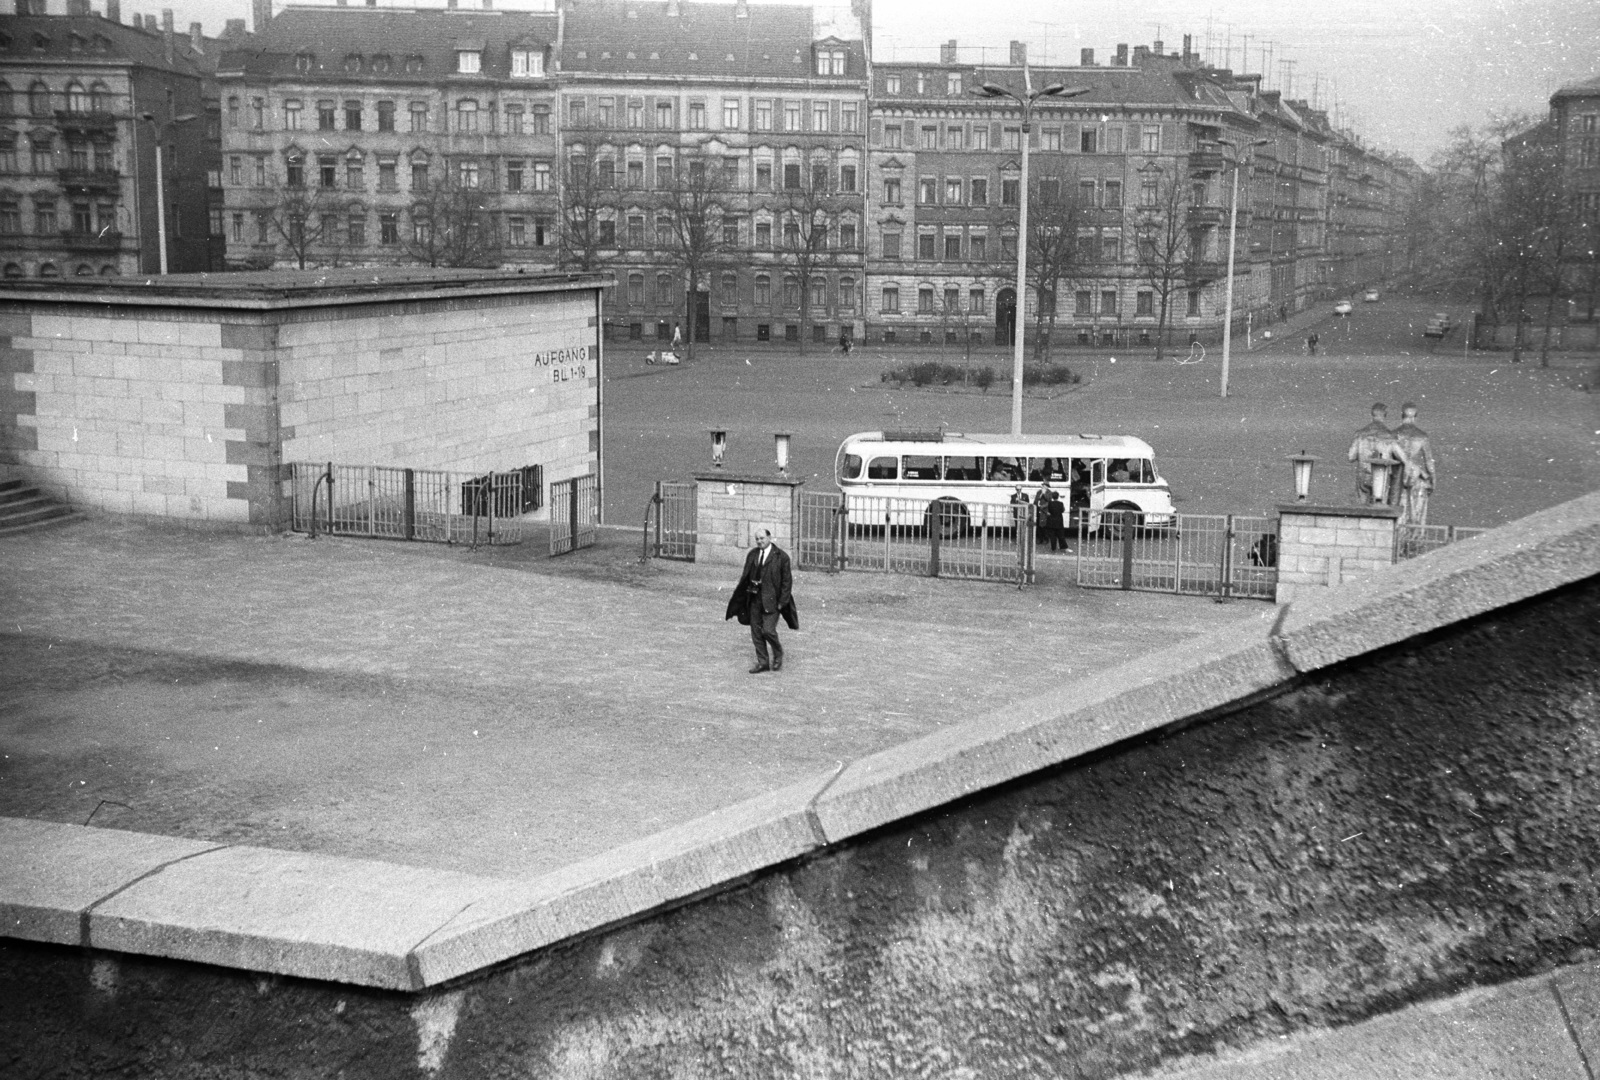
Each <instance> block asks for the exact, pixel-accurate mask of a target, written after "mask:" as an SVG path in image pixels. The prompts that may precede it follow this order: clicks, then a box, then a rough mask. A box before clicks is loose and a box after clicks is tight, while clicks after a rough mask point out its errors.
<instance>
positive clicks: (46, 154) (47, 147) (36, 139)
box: [28, 131, 56, 176]
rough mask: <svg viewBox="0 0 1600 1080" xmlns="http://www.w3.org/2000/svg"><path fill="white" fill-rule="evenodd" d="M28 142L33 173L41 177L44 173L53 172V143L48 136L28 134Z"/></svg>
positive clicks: (54, 154) (54, 151)
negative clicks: (30, 149) (30, 147)
mask: <svg viewBox="0 0 1600 1080" xmlns="http://www.w3.org/2000/svg"><path fill="white" fill-rule="evenodd" d="M28 140H29V145H30V146H32V148H33V163H32V164H33V171H34V172H35V173H36V174H38V175H41V176H42V175H44V174H45V173H50V172H54V171H55V167H56V148H55V142H54V141H53V140H52V139H51V138H50V136H48V135H42V134H40V133H39V132H37V131H33V132H30V133H29V135H28Z"/></svg>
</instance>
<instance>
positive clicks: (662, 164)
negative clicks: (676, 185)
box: [656, 154, 672, 191]
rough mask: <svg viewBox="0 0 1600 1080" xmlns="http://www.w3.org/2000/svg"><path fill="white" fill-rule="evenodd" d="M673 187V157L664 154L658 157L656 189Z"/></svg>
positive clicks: (664, 189)
mask: <svg viewBox="0 0 1600 1080" xmlns="http://www.w3.org/2000/svg"><path fill="white" fill-rule="evenodd" d="M671 188H672V158H670V157H668V156H666V155H665V154H663V155H662V156H661V157H658V158H656V189H657V190H659V191H668V190H671Z"/></svg>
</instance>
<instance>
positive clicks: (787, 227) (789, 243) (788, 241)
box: [783, 218, 800, 249]
mask: <svg viewBox="0 0 1600 1080" xmlns="http://www.w3.org/2000/svg"><path fill="white" fill-rule="evenodd" d="M783 246H784V247H786V248H790V249H794V248H797V247H799V246H800V223H799V222H798V221H796V220H795V219H794V218H789V219H788V220H787V221H785V222H784V223H783Z"/></svg>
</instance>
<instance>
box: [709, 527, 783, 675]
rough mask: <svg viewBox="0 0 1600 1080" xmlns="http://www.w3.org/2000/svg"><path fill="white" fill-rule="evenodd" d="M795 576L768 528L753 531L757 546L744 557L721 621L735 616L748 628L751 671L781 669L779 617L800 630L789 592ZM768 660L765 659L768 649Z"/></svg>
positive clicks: (781, 652) (781, 644) (781, 650)
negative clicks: (753, 663)
mask: <svg viewBox="0 0 1600 1080" xmlns="http://www.w3.org/2000/svg"><path fill="white" fill-rule="evenodd" d="M793 588H794V579H793V578H792V576H791V575H790V572H789V556H788V555H786V554H785V553H784V552H783V549H782V548H780V547H778V545H776V544H774V543H773V542H772V530H771V529H757V530H756V546H755V547H754V548H752V549H751V551H750V554H748V555H746V556H745V559H744V573H743V574H742V575H741V576H740V578H739V584H738V585H736V586H734V590H733V596H732V597H730V598H729V600H728V612H727V614H726V615H724V616H723V619H724V620H727V619H732V618H735V617H737V618H738V620H739V621H740V622H741V623H744V624H745V625H747V626H749V627H750V641H751V643H752V644H754V645H755V647H756V666H755V667H753V668H751V669H750V674H752V675H758V674H760V673H761V672H763V671H782V670H783V643H782V642H780V641H779V640H778V618H779V616H782V618H783V621H784V622H785V623H786V624H788V627H789V629H791V630H798V629H800V616H799V614H798V612H796V610H795V606H794V597H793V595H791V593H792V591H793ZM769 648H770V650H771V659H770V660H769V659H768V650H769Z"/></svg>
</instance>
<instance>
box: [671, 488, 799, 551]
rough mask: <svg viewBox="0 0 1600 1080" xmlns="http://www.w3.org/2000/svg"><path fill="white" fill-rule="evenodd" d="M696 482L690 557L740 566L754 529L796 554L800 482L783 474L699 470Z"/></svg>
mask: <svg viewBox="0 0 1600 1080" xmlns="http://www.w3.org/2000/svg"><path fill="white" fill-rule="evenodd" d="M694 482H695V504H696V514H695V533H696V538H695V545H694V561H695V562H698V563H722V564H726V565H728V566H743V565H744V556H745V553H746V552H747V551H749V550H750V549H751V548H753V547H755V543H756V541H755V531H756V530H757V529H762V528H764V529H771V530H772V541H773V543H775V544H777V545H778V546H779V547H781V548H782V549H783V550H785V551H787V552H789V553H790V555H791V556H793V555H794V551H795V537H797V536H798V535H799V534H800V485H802V484H804V483H805V481H804V480H793V479H790V478H789V477H787V476H749V475H741V474H738V473H721V472H715V473H702V474H700V475H698V476H696V477H695V478H694Z"/></svg>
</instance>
